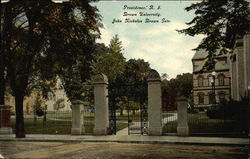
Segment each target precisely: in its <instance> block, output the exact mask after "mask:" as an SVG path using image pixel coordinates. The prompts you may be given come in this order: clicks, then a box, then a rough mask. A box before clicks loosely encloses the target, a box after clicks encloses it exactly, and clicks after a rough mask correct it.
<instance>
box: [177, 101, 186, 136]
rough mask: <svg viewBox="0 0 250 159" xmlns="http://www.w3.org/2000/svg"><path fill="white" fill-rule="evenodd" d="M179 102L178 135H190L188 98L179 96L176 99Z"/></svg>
mask: <svg viewBox="0 0 250 159" xmlns="http://www.w3.org/2000/svg"><path fill="white" fill-rule="evenodd" d="M176 102H177V105H178V107H177V112H178V119H177V135H178V136H188V135H189V129H188V112H187V108H188V100H187V98H185V97H179V98H177V99H176Z"/></svg>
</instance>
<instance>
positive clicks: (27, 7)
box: [0, 0, 101, 137]
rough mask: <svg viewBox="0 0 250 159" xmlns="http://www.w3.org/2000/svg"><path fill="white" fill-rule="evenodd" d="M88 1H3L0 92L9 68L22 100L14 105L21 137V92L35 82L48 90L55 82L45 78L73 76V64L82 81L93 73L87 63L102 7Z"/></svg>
mask: <svg viewBox="0 0 250 159" xmlns="http://www.w3.org/2000/svg"><path fill="white" fill-rule="evenodd" d="M90 2H95V0H93V1H92V0H90V1H82V0H74V1H69V2H67V3H63V4H56V3H53V2H52V1H49V0H46V1H45V0H37V1H14V0H12V1H10V2H8V3H4V4H1V20H2V21H1V35H2V36H1V46H3V47H1V51H0V52H1V54H0V56H1V61H0V63H1V65H0V82H1V84H3V85H1V87H0V88H1V89H0V96H1V98H2V96H4V93H3V92H4V91H5V90H4V88H5V83H6V78H5V77H4V76H3V72H4V71H5V70H7V79H8V80H9V81H10V85H11V89H12V91H13V94H14V95H15V97H16V99H18V100H19V101H16V106H15V108H16V113H17V114H20V116H17V129H18V131H17V134H16V135H17V136H18V137H24V128H23V125H24V124H23V118H22V112H23V104H22V103H23V97H24V96H25V95H29V94H30V93H31V92H32V89H34V88H36V87H38V83H37V82H39V84H41V87H40V86H39V88H41V89H42V91H43V95H45V96H46V94H47V93H46V91H50V90H49V87H50V86H51V85H50V84H47V83H46V82H47V81H50V80H51V79H53V78H55V77H56V76H57V75H59V76H61V77H63V76H64V75H66V76H67V77H69V75H70V74H72V72H74V71H72V70H70V69H72V66H74V65H77V67H78V69H79V70H84V72H80V76H81V80H82V81H85V80H86V79H88V78H90V72H89V71H90V69H89V67H90V65H89V63H90V62H91V61H92V59H93V58H94V56H93V54H91V53H92V50H93V46H94V43H95V39H96V38H98V37H99V35H100V33H99V27H101V24H100V20H101V19H100V15H99V14H98V10H97V8H96V7H93V6H91V5H90V4H89V3H90ZM2 59H3V60H2ZM79 61H80V62H79ZM85 70H86V71H85ZM67 77H66V78H67ZM75 79H78V77H75ZM65 83H66V82H65ZM73 85H75V83H74V84H73ZM2 88H3V89H2ZM19 122H20V123H19ZM19 129H20V130H19Z"/></svg>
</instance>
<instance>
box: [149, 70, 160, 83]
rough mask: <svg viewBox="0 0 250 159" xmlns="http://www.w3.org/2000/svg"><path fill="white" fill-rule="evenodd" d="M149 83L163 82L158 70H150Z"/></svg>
mask: <svg viewBox="0 0 250 159" xmlns="http://www.w3.org/2000/svg"><path fill="white" fill-rule="evenodd" d="M147 81H149V82H150V81H161V77H160V75H159V73H158V72H157V71H156V70H153V69H152V70H150V71H149V73H148V77H147Z"/></svg>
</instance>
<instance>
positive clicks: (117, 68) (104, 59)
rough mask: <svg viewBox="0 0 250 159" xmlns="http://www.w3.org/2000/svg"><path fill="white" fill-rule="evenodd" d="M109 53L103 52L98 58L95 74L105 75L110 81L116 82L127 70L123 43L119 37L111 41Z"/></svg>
mask: <svg viewBox="0 0 250 159" xmlns="http://www.w3.org/2000/svg"><path fill="white" fill-rule="evenodd" d="M104 51H107V52H103V53H102V54H101V55H99V56H98V57H97V60H96V63H95V65H94V70H95V72H99V73H103V74H105V75H106V76H107V77H108V79H109V80H111V81H112V80H115V79H116V77H117V76H119V75H121V74H122V73H123V72H124V70H125V58H124V57H123V54H122V42H121V41H119V38H118V35H116V36H115V37H113V38H112V39H111V41H110V44H109V47H108V49H107V50H104Z"/></svg>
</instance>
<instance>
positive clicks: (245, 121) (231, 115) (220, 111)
mask: <svg viewBox="0 0 250 159" xmlns="http://www.w3.org/2000/svg"><path fill="white" fill-rule="evenodd" d="M249 106H250V105H249V99H247V98H242V100H241V101H234V100H230V101H224V102H222V103H220V104H219V105H215V106H212V107H210V109H209V110H208V111H207V112H206V114H207V116H208V117H209V118H210V119H224V120H233V121H235V122H236V123H237V124H238V125H239V126H240V127H242V128H244V129H245V130H246V131H248V127H249V116H250V115H249Z"/></svg>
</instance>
